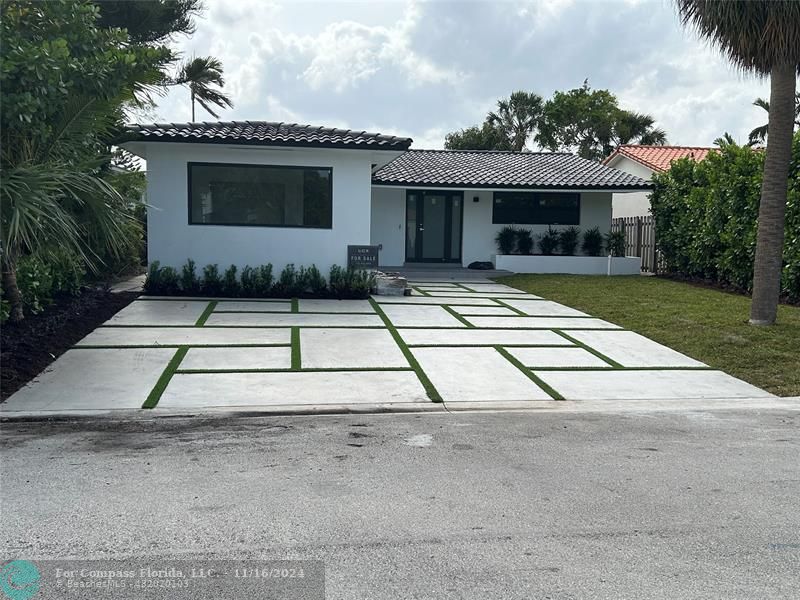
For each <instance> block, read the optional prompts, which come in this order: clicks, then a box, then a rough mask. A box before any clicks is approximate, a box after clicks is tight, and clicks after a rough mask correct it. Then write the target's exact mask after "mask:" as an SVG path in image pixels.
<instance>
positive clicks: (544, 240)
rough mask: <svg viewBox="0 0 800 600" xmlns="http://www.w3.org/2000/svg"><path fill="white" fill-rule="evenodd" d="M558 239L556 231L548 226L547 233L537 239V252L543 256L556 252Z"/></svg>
mask: <svg viewBox="0 0 800 600" xmlns="http://www.w3.org/2000/svg"><path fill="white" fill-rule="evenodd" d="M559 239H560V236H559V233H558V231H556V230H555V229H553V228H552V227H551V226H549V225H548V226H547V231H546V232H545V233H543V234H542V237H540V238H539V250H540V251H541V253H542V254H544V255H545V256H550V255H551V254H553V253H554V252H555V251H556V248H558V242H559Z"/></svg>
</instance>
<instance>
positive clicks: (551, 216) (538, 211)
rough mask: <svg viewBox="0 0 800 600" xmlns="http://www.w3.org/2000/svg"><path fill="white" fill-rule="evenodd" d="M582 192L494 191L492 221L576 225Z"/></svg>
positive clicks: (579, 213) (509, 223)
mask: <svg viewBox="0 0 800 600" xmlns="http://www.w3.org/2000/svg"><path fill="white" fill-rule="evenodd" d="M580 218H581V195H580V194H575V193H565V192H495V193H494V201H493V203H492V223H497V224H503V225H578V224H579V223H580Z"/></svg>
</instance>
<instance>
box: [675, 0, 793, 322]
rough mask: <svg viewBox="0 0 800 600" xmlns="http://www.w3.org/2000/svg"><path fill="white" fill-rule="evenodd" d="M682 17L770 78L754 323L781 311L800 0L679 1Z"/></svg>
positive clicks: (745, 65) (738, 60)
mask: <svg viewBox="0 0 800 600" xmlns="http://www.w3.org/2000/svg"><path fill="white" fill-rule="evenodd" d="M675 2H676V4H677V8H678V12H679V14H680V17H681V21H682V22H683V24H684V25H685V26H689V27H692V28H693V29H696V30H697V32H698V33H699V35H700V37H702V38H705V39H707V40H710V41H711V42H712V43H713V44H714V45H715V46H717V47H719V49H720V50H721V51H722V53H723V54H725V55H726V56H727V57H728V59H729V60H730V61H731V62H733V64H734V65H736V66H737V67H739V68H740V69H742V70H743V71H748V72H753V73H756V74H757V75H759V76H762V77H766V76H769V78H770V97H769V104H770V111H769V124H768V127H767V140H768V143H767V149H766V156H765V158H764V176H763V180H762V183H761V204H760V206H759V211H758V231H757V238H756V257H755V265H754V269H753V300H752V303H751V306H750V323H752V324H753V325H770V324H772V323H774V322H775V319H776V318H777V315H778V301H779V298H780V285H781V271H782V267H783V236H784V221H785V215H786V196H787V190H788V187H789V162H790V160H791V151H792V146H791V144H792V129H793V125H794V122H793V121H794V97H795V85H796V82H795V78H796V76H797V73H798V70H800V2H794V1H792V0H788V1H786V0H782V1H778V0H774V1H773V0H750V1H749V2H728V1H726V0H675Z"/></svg>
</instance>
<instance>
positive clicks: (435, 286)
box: [414, 283, 464, 291]
mask: <svg viewBox="0 0 800 600" xmlns="http://www.w3.org/2000/svg"><path fill="white" fill-rule="evenodd" d="M414 287H416V288H419V289H421V290H434V291H436V290H463V289H464V288H462V287H461V286H460V285H457V284H455V283H419V284H415V285H414Z"/></svg>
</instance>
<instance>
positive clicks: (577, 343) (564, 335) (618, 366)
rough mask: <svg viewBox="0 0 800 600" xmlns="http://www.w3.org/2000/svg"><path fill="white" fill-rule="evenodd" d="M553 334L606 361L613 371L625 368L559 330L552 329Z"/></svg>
mask: <svg viewBox="0 0 800 600" xmlns="http://www.w3.org/2000/svg"><path fill="white" fill-rule="evenodd" d="M553 333H556V334H558V335H560V336H561V337H563V338H564V339H565V340H569V341H570V342H572V343H573V344H575V345H576V346H578V347H579V348H583V349H584V350H586V351H587V352H588V353H590V354H594V355H595V356H596V357H597V358H599V359H601V360H604V361H606V362H607V363H608V364H610V365H611V366H612V367H614V368H615V369H624V368H625V367H623V366H622V365H621V364H620V363H618V362H617V361H615V360H613V359H611V358H609V357H608V356H606V355H605V354H603V353H602V352H598V351H597V350H595V349H594V348H592V347H591V346H587V345H586V344H584V343H583V342H581V341H580V340H576V339H575V338H574V337H572V336H571V335H569V334H566V333H564V332H563V331H561V330H560V329H553Z"/></svg>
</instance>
